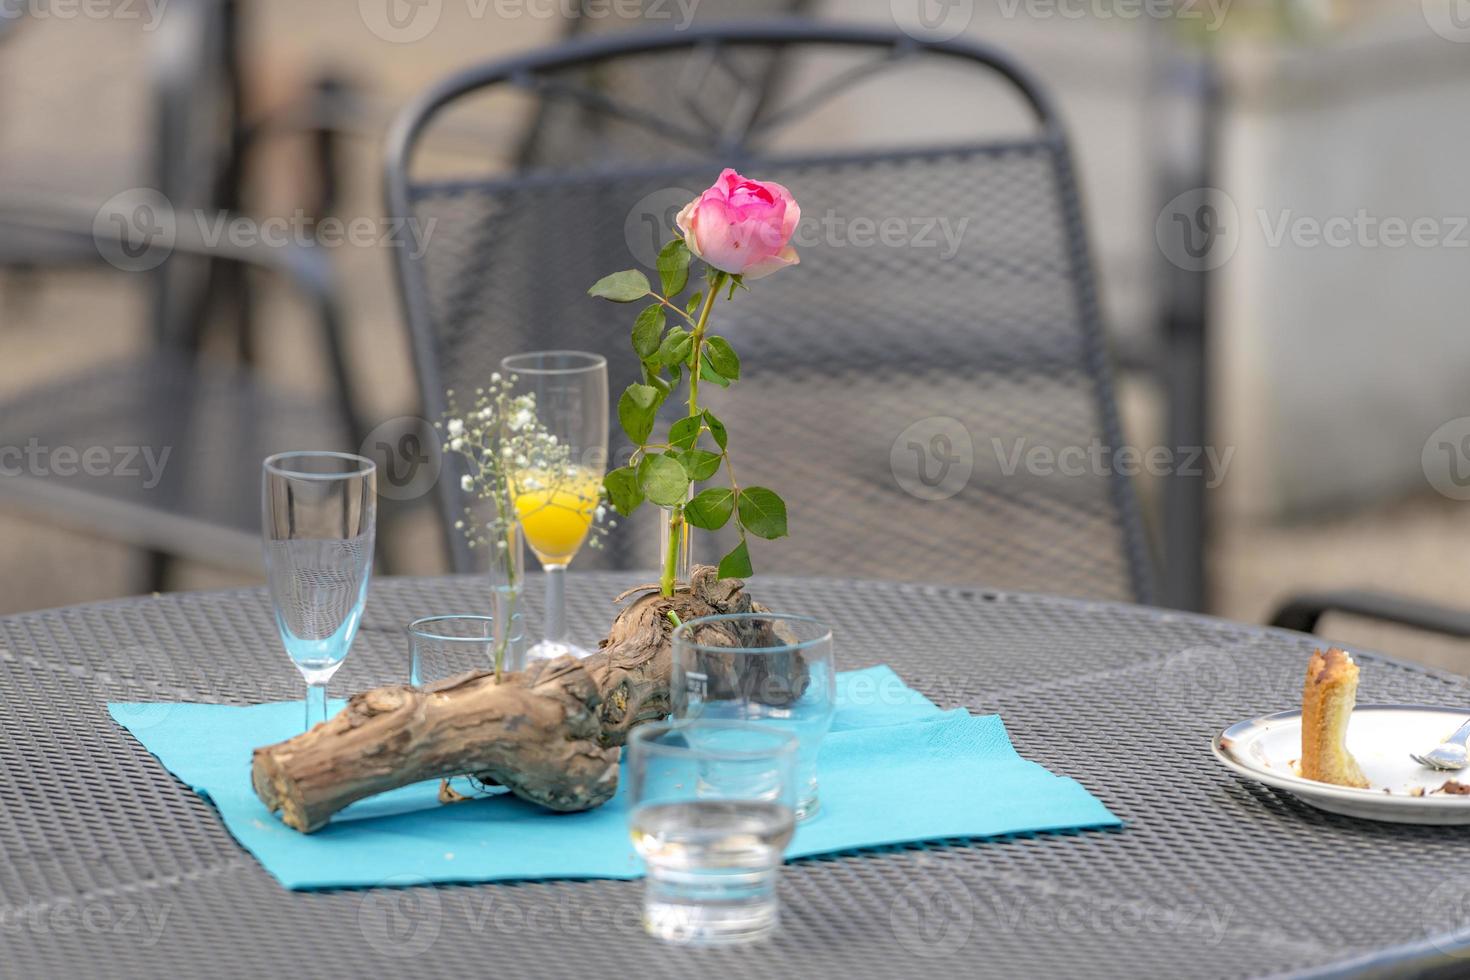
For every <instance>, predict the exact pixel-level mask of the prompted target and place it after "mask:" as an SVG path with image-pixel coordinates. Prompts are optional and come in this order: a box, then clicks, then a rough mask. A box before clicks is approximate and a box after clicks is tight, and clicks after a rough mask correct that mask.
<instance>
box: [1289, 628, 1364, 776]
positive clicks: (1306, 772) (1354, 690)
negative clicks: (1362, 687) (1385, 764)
mask: <svg viewBox="0 0 1470 980" xmlns="http://www.w3.org/2000/svg"><path fill="white" fill-rule="evenodd" d="M1357 699H1358V665H1357V664H1355V663H1353V658H1352V657H1351V656H1349V655H1348V653H1347V651H1346V650H1339V649H1337V648H1336V647H1333V648H1332V649H1330V650H1328V651H1327V652H1326V653H1323V652H1322V651H1321V650H1318V651H1316V652H1315V653H1313V654H1312V659H1311V661H1310V662H1309V663H1308V664H1307V681H1306V684H1305V685H1303V687H1302V761H1301V767H1302V775H1303V776H1305V777H1306V778H1308V779H1315V780H1316V781H1317V782H1319V783H1334V784H1336V785H1338V786H1356V787H1358V788H1359V789H1367V788H1368V780H1366V779H1364V778H1363V772H1362V770H1361V769H1359V768H1358V762H1357V760H1356V759H1354V758H1353V757H1352V753H1350V752H1348V750H1347V726H1348V718H1349V717H1351V715H1352V713H1353V705H1354V704H1355V703H1357Z"/></svg>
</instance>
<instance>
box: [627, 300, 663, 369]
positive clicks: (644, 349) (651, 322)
mask: <svg viewBox="0 0 1470 980" xmlns="http://www.w3.org/2000/svg"><path fill="white" fill-rule="evenodd" d="M664 323H665V317H664V310H663V307H661V306H647V307H644V308H643V312H642V313H639V314H638V319H636V320H634V321H633V350H634V351H636V352H637V354H638V357H639V358H640V359H642V360H646V359H648V358H650V357H652V356H653V355H654V354H656V353H658V342H659V339H660V338H661V337H662V336H663V332H664Z"/></svg>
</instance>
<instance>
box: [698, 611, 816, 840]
mask: <svg viewBox="0 0 1470 980" xmlns="http://www.w3.org/2000/svg"><path fill="white" fill-rule="evenodd" d="M673 646H674V652H673V660H674V663H673V677H672V683H671V685H670V686H671V689H672V690H671V692H670V693H671V695H672V700H673V709H674V711H673V714H674V717H675V718H676V719H681V720H690V721H693V720H703V721H744V722H751V723H755V724H758V725H762V726H771V727H775V728H780V729H783V730H785V731H788V732H790V733H791V734H793V735H795V736H796V738H797V740H798V741H799V742H800V743H801V750H800V758H799V760H798V770H797V782H798V784H799V785H798V787H797V802H796V819H798V820H805V819H807V818H808V817H810V816H812V815H813V814H814V813H816V812H817V808H818V806H819V802H818V797H817V752H818V750H819V749H820V748H821V745H822V737H823V736H824V735H826V734H827V729H828V728H830V727H831V725H832V715H833V712H834V711H835V703H836V667H835V665H834V663H833V656H832V631H831V630H829V629H828V628H827V627H826V626H825V625H823V624H822V623H819V622H818V621H816V620H815V619H808V618H807V617H805V616H788V615H786V614H784V613H733V614H731V615H727V616H706V617H703V618H700V619H691V620H689V621H688V622H687V623H684V624H682V625H681V626H678V627H676V628H675V629H674V634H673Z"/></svg>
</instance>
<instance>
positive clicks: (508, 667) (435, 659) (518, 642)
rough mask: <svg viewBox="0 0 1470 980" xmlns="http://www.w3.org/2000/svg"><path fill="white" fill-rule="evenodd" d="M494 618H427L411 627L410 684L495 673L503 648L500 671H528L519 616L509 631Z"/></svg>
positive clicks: (409, 628)
mask: <svg viewBox="0 0 1470 980" xmlns="http://www.w3.org/2000/svg"><path fill="white" fill-rule="evenodd" d="M502 626H503V624H498V623H497V622H496V620H495V618H494V617H493V616H469V615H461V616H425V617H423V618H422V619H415V620H414V621H413V622H411V623H409V624H408V645H409V656H410V660H409V668H408V682H409V683H410V684H412V685H413V686H414V687H423V686H424V685H425V684H432V683H434V682H435V681H442V680H444V679H446V678H449V677H454V676H455V675H457V674H464V673H468V672H470V671H475V670H492V671H493V670H494V669H495V654H496V652H497V647H500V654H501V658H502V659H501V669H503V670H505V671H507V672H511V671H517V670H525V669H526V637H525V634H524V632H523V630H522V629H521V617H520V614H516V615H514V616H512V617H511V622H510V626H509V628H498V627H502Z"/></svg>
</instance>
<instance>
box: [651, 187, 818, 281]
mask: <svg viewBox="0 0 1470 980" xmlns="http://www.w3.org/2000/svg"><path fill="white" fill-rule="evenodd" d="M674 220H675V223H676V224H678V226H679V231H680V232H682V233H683V235H684V242H685V244H686V245H688V246H689V251H691V252H693V253H694V254H695V255H697V256H699V257H700V258H701V259H703V260H704V261H705V262H707V263H709V264H710V265H711V266H713V267H714V268H716V269H719V270H720V271H721V272H728V273H730V274H731V275H737V276H744V277H745V278H746V279H759V278H761V277H762V276H768V275H770V274H771V273H773V272H775V271H776V270H777V269H784V268H785V267H786V266H788V265H796V264H797V263H798V262H799V261H801V260H800V259H798V258H797V256H796V249H794V248H792V247H791V244H790V243H791V235H792V233H793V232H794V231H796V223H797V222H798V221H800V220H801V207H800V206H799V205H797V203H796V199H795V198H794V197H792V196H791V192H790V191H788V190H787V189H786V188H784V187H782V186H781V185H780V184H777V183H773V182H772V181H768V180H751V179H749V178H747V177H742V176H740V175H739V174H737V173H736V172H735V171H733V170H731V169H729V168H728V167H727V168H725V171H724V172H723V173H721V174H720V179H719V180H716V181H715V183H714V186H712V187H711V188H710V189H709V190H707V191H705V192H704V193H703V194H701V195H699V197H697V198H695V199H694V200H692V201H690V202H689V203H688V204H686V205H684V210H682V211H680V212H679V216H678V217H677V218H676V219H674Z"/></svg>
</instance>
